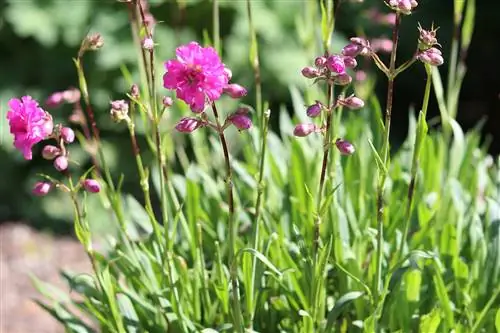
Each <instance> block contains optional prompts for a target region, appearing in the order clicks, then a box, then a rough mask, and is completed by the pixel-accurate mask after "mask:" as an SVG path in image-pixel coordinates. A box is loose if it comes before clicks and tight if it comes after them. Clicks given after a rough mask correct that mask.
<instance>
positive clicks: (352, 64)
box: [344, 57, 358, 68]
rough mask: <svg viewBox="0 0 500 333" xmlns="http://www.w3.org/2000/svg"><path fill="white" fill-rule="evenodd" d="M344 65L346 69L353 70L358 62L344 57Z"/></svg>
mask: <svg viewBox="0 0 500 333" xmlns="http://www.w3.org/2000/svg"><path fill="white" fill-rule="evenodd" d="M344 64H345V66H346V67H347V68H355V67H356V66H357V65H358V62H357V61H356V59H354V58H353V57H344Z"/></svg>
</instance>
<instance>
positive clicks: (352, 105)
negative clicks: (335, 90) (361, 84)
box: [338, 95, 365, 110]
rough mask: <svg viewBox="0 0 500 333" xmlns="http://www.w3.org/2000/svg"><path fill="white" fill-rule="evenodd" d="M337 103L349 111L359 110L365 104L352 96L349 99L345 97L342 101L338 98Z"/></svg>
mask: <svg viewBox="0 0 500 333" xmlns="http://www.w3.org/2000/svg"><path fill="white" fill-rule="evenodd" d="M338 103H339V104H340V105H343V106H345V107H348V108H349V109H351V110H355V109H359V108H362V107H363V106H365V102H363V100H362V99H361V98H359V97H356V96H354V95H351V96H349V97H346V98H344V99H342V98H339V100H338Z"/></svg>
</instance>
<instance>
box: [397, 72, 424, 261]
mask: <svg viewBox="0 0 500 333" xmlns="http://www.w3.org/2000/svg"><path fill="white" fill-rule="evenodd" d="M425 71H426V73H427V79H426V83H425V91H424V100H423V102H422V113H421V114H420V115H419V122H418V129H417V134H416V136H415V144H414V146H413V147H414V150H413V159H412V166H411V180H410V186H409V187H408V204H407V207H406V217H405V222H404V229H403V237H402V239H401V243H400V244H399V250H398V252H397V254H396V262H398V261H399V258H401V256H402V255H403V250H404V245H405V243H406V239H407V237H408V230H409V228H410V218H411V211H412V207H413V198H414V194H415V185H416V182H417V169H418V163H419V158H420V148H421V146H422V141H423V139H424V137H425V135H426V132H424V131H423V130H422V129H423V126H424V125H423V123H421V122H424V123H425V118H426V116H427V108H428V106H429V97H430V94H431V86H432V69H431V68H430V65H427V64H426V65H425Z"/></svg>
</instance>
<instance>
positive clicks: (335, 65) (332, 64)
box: [326, 55, 346, 75]
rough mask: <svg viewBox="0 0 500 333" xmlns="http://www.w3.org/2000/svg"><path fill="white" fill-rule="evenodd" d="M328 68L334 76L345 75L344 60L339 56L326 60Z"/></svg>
mask: <svg viewBox="0 0 500 333" xmlns="http://www.w3.org/2000/svg"><path fill="white" fill-rule="evenodd" d="M326 67H328V69H329V70H330V71H331V72H332V73H333V74H334V75H342V74H345V67H346V66H345V63H344V59H343V58H342V57H341V56H338V55H332V56H329V57H328V59H327V60H326Z"/></svg>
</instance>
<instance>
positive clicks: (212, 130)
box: [6, 0, 500, 333]
mask: <svg viewBox="0 0 500 333" xmlns="http://www.w3.org/2000/svg"><path fill="white" fill-rule="evenodd" d="M469 1H470V0H469ZM121 2H123V3H124V4H123V6H124V7H125V8H124V10H127V11H128V14H129V20H130V27H131V32H132V37H133V40H134V45H135V47H136V50H137V54H138V59H137V60H138V61H137V71H136V72H128V70H125V69H124V73H125V74H126V75H124V76H127V78H128V79H129V81H130V82H129V83H130V85H129V86H130V89H129V90H128V91H127V92H124V93H123V96H122V97H118V98H117V99H114V100H110V102H109V116H110V118H111V120H112V121H113V122H114V124H113V126H116V127H118V128H119V127H122V128H123V130H124V131H126V132H127V133H128V136H129V139H130V141H129V140H127V142H125V143H123V145H124V146H125V145H126V146H130V147H131V150H132V155H131V156H133V161H134V162H135V166H134V168H135V169H134V170H136V172H137V176H138V179H139V187H138V189H140V193H141V195H140V196H139V198H134V197H132V196H130V195H127V194H125V193H124V190H123V177H120V176H119V175H114V174H111V172H110V169H109V167H108V165H109V164H108V162H109V161H108V160H109V159H110V157H109V156H108V155H107V153H106V150H105V149H104V147H103V146H104V145H103V142H102V141H101V135H100V131H99V129H100V127H99V125H100V124H98V120H99V119H102V118H98V117H97V116H96V115H98V114H99V110H94V107H93V103H92V101H93V99H92V97H93V96H91V94H90V90H89V87H88V85H90V84H91V82H89V83H88V82H87V76H86V73H85V71H84V60H85V61H87V58H86V55H87V53H88V52H93V51H98V50H99V49H101V48H103V47H106V43H105V40H104V39H103V38H102V36H101V35H100V34H98V33H92V34H89V35H88V36H87V37H86V38H85V39H84V40H83V41H82V43H81V46H80V48H79V50H78V52H76V57H75V59H74V63H75V66H76V72H77V75H78V88H74V87H69V88H67V89H65V90H62V91H57V92H54V93H53V94H51V95H50V96H49V97H48V98H47V100H46V102H45V105H41V104H40V103H39V102H37V101H36V100H35V99H33V98H32V97H30V96H24V97H21V98H12V99H11V100H10V101H9V102H8V112H7V114H6V117H7V120H8V123H9V126H10V132H11V133H12V135H13V144H14V146H15V148H17V149H18V150H19V151H20V152H21V154H22V155H23V156H24V158H25V159H26V160H31V159H32V158H33V156H34V155H35V156H36V155H37V154H40V155H41V156H42V157H43V159H45V160H47V161H50V163H52V165H53V172H52V173H51V174H48V175H47V174H43V175H39V177H40V178H39V180H38V181H37V182H36V183H35V184H34V186H33V189H32V192H33V194H34V195H36V196H46V195H50V194H53V192H55V191H56V190H59V191H62V192H64V193H66V194H67V195H68V197H69V199H70V200H71V202H72V204H73V209H74V217H75V218H74V220H75V222H74V227H75V235H76V237H77V238H78V240H79V241H80V242H81V243H82V245H83V249H84V251H85V252H86V254H87V256H88V258H89V260H90V263H91V266H92V269H93V272H92V274H75V273H71V272H68V271H64V272H63V273H62V276H63V278H64V279H65V280H66V281H67V282H68V284H69V286H70V288H71V291H72V293H77V294H78V295H79V297H74V298H73V297H69V296H66V294H65V293H60V292H55V290H56V289H55V287H52V286H50V287H49V286H48V285H47V284H45V283H43V282H41V281H39V280H37V279H36V278H35V279H34V282H35V285H36V286H37V288H38V289H39V290H40V292H41V293H43V294H44V296H46V298H47V299H49V300H50V301H51V302H44V301H38V302H39V304H40V305H41V306H42V307H43V308H45V309H46V310H47V311H48V312H49V313H50V314H51V315H52V316H54V317H55V318H56V319H57V320H59V321H60V322H61V323H62V325H64V327H65V329H66V330H67V331H68V332H113V333H114V332H118V333H125V332H183V333H187V332H204V333H209V332H238V333H243V332H294V333H312V332H325V333H330V332H422V333H432V332H450V331H455V332H493V331H494V329H495V328H496V329H498V328H499V327H500V311H498V310H497V308H498V305H499V301H498V296H499V294H500V288H499V287H498V281H499V279H500V263H499V261H498V258H499V257H500V242H499V240H500V238H499V235H500V233H499V232H498V230H499V229H498V228H499V224H498V220H499V219H500V213H499V212H500V205H498V203H497V202H498V200H499V199H500V190H499V187H498V184H499V183H500V173H499V171H498V170H499V169H498V164H497V163H495V162H494V160H493V159H492V158H491V157H490V156H487V155H486V154H485V153H484V152H483V151H481V150H480V149H479V148H478V146H479V136H478V135H477V133H475V132H471V133H468V134H467V135H464V133H463V132H462V130H461V129H460V126H458V124H457V123H456V122H455V121H454V119H452V118H453V117H451V116H447V117H445V118H443V119H441V121H442V122H443V126H444V128H445V135H443V134H441V133H440V132H435V133H434V132H431V131H429V129H428V125H427V122H426V116H427V111H428V108H429V99H430V94H431V88H432V85H433V83H434V82H437V81H436V77H435V75H436V73H437V74H439V70H438V69H437V67H438V66H440V65H442V64H443V63H444V56H443V54H442V52H441V51H440V50H439V47H440V44H439V43H438V40H437V28H434V26H431V28H430V29H429V30H426V29H424V28H423V27H422V26H420V25H419V26H418V27H415V32H418V35H419V38H418V42H417V43H416V44H417V45H416V49H415V52H414V54H413V56H412V57H410V59H409V60H408V61H406V62H403V63H401V64H399V65H398V63H397V57H396V53H397V49H398V41H399V38H400V37H401V38H402V37H403V36H400V27H401V24H402V21H403V18H404V17H405V16H407V15H414V14H415V12H414V10H415V9H416V8H417V6H418V5H419V4H418V3H417V1H409V0H387V1H385V4H386V5H387V8H388V11H390V13H388V14H387V13H385V14H384V13H378V12H377V13H374V12H372V13H371V14H370V15H372V16H373V17H378V18H383V22H384V24H386V25H388V26H391V27H392V38H391V39H384V38H376V39H373V38H370V36H357V37H352V38H350V40H349V41H348V42H347V44H344V45H345V46H344V47H343V48H341V49H340V48H339V49H336V50H334V49H332V48H333V47H332V46H331V44H333V43H331V41H332V35H333V34H334V30H335V29H334V28H335V24H334V23H335V21H336V20H341V19H343V18H342V17H341V16H338V15H335V14H336V13H337V12H338V9H339V5H340V3H341V2H340V1H338V2H335V3H334V1H332V0H325V1H320V2H317V1H311V2H308V3H307V6H306V7H307V9H308V10H307V11H306V12H305V13H300V15H302V14H304V15H305V16H306V17H307V18H308V19H311V20H313V21H314V22H319V23H318V31H317V32H318V33H320V34H321V36H322V43H318V44H321V45H316V46H315V45H313V46H314V48H316V50H315V53H314V54H315V55H318V56H317V57H316V58H315V59H314V60H313V59H311V64H310V65H308V66H306V67H303V68H302V70H301V71H299V70H297V73H295V75H296V76H297V77H299V76H300V74H302V79H304V77H305V79H304V81H306V82H307V86H308V87H309V90H308V93H307V94H306V93H304V95H305V96H307V98H303V97H302V95H301V94H300V92H299V90H298V89H296V87H291V89H290V91H291V92H292V99H293V104H294V110H293V111H294V112H293V114H294V117H295V118H296V119H291V118H290V116H289V113H288V112H287V110H286V109H282V110H280V112H273V115H274V114H277V115H279V131H280V133H279V135H278V134H277V131H273V130H271V128H270V116H271V111H270V110H269V109H268V108H267V105H268V104H267V103H265V102H263V101H262V98H263V92H264V91H266V89H272V88H273V87H267V86H266V85H265V84H264V82H265V81H264V80H261V79H262V77H261V74H262V75H265V74H266V73H261V69H260V64H261V61H262V62H265V60H266V59H265V58H264V57H263V56H262V54H260V53H259V52H262V50H263V47H262V46H263V44H260V45H258V44H259V43H258V41H259V36H258V35H259V29H258V25H256V24H255V19H256V18H255V15H252V13H253V12H252V6H253V4H252V3H251V1H246V2H242V3H243V4H242V6H245V8H244V11H245V12H246V13H247V15H248V19H249V24H248V27H249V41H247V42H249V45H250V49H251V50H250V65H249V67H250V68H251V71H253V79H254V80H255V89H252V87H251V86H250V85H247V84H245V87H244V86H243V85H240V84H238V83H236V82H243V81H240V79H239V78H240V77H243V76H240V73H235V75H234V77H235V78H238V80H234V79H233V73H232V71H231V69H230V68H229V67H228V66H226V64H225V63H224V62H223V59H224V60H225V57H224V52H222V51H221V50H223V48H222V46H223V44H224V43H222V40H221V36H219V34H220V31H219V30H220V29H219V20H220V18H219V15H220V11H219V7H218V1H215V0H214V1H213V6H212V9H213V17H212V18H213V20H214V22H213V23H214V24H213V36H212V38H211V40H212V41H213V42H211V41H210V37H209V36H208V35H207V36H206V38H205V41H203V42H202V41H185V42H183V43H180V45H179V46H177V47H176V48H175V55H172V57H171V58H170V59H168V60H166V61H165V60H163V59H160V60H161V64H159V63H157V61H158V59H157V58H158V52H157V51H158V50H159V48H160V47H162V44H163V43H165V42H164V41H162V40H159V38H158V37H157V35H156V34H155V29H156V28H157V25H158V24H160V23H159V22H158V21H156V20H155V18H154V17H153V15H152V14H151V12H150V8H149V4H148V3H147V1H144V0H143V1H130V0H126V1H121ZM318 3H319V4H318ZM178 5H179V6H180V7H179V9H182V10H185V9H186V8H185V7H182V6H183V5H182V2H179V4H178ZM343 5H353V6H354V4H347V3H346V4H343ZM309 9H311V10H309ZM468 17H469V18H470V16H468ZM301 20H303V18H302V17H301V18H300V20H297V22H302V21H301ZM379 21H380V20H379ZM302 23H303V22H302ZM457 26H458V25H457ZM313 32H314V33H316V31H313ZM335 37H338V36H337V35H335ZM211 45H213V47H212V46H211ZM258 46H259V47H258ZM267 47H272V46H271V45H267ZM311 49H312V48H311V45H310V44H308V45H307V51H311ZM381 52H382V53H387V54H389V64H388V65H386V64H385V63H384V61H383V60H382V59H383V57H382V56H381V54H380V53H381ZM263 54H265V53H263ZM283 56H284V57H285V56H286V55H283ZM311 56H312V57H314V55H311ZM368 61H370V62H373V63H374V64H375V65H376V67H377V68H378V69H379V70H381V71H382V73H383V74H384V75H385V76H386V77H387V82H388V83H387V98H386V101H385V103H382V104H383V106H384V107H385V112H382V111H381V109H382V108H381V107H380V106H379V103H378V101H377V100H376V97H374V96H370V95H371V91H369V94H366V91H365V94H362V91H360V90H358V87H359V82H361V81H364V80H366V79H367V78H366V73H364V72H363V73H364V74H363V75H359V74H360V72H361V70H358V69H359V68H360V67H361V68H363V70H365V69H367V67H366V66H364V65H367V64H369V62H368ZM419 63H421V64H422V65H423V68H424V69H425V75H426V80H425V88H424V95H423V98H422V100H423V101H422V104H421V108H420V110H419V111H420V112H419V113H418V119H417V120H415V119H414V118H413V117H410V131H409V135H408V139H407V140H406V141H405V143H404V144H403V148H402V150H401V152H397V153H394V154H391V153H390V147H389V136H390V129H391V120H392V112H393V97H394V94H395V91H394V81H395V79H396V78H397V76H398V75H399V74H401V73H403V72H404V71H405V70H406V69H408V68H409V67H410V66H412V65H416V64H419ZM160 65H161V67H160ZM232 68H233V67H232ZM233 69H234V68H233ZM235 72H236V71H235ZM360 78H362V79H360ZM452 83H453V82H452ZM453 84H454V83H453ZM457 85H458V87H459V83H457ZM247 89H248V90H247ZM439 90H440V87H439V86H438V87H435V91H436V92H439ZM441 90H442V87H441ZM252 91H253V92H255V105H254V106H255V108H252V107H251V106H249V105H247V104H243V103H242V102H243V101H245V100H246V99H247V98H248V97H249V96H247V95H250V94H251V92H252ZM452 92H453V91H452ZM454 94H457V92H454ZM439 98H440V97H439V96H438V99H439ZM305 99H307V100H308V102H304V100H305ZM62 104H70V105H71V106H72V107H73V113H72V114H71V116H70V117H69V119H68V120H69V123H70V124H71V125H72V126H70V125H69V124H61V123H55V121H54V119H55V117H53V115H51V113H49V112H48V111H46V109H47V110H48V109H50V108H56V107H59V106H61V105H62ZM451 104H453V103H451ZM304 105H305V107H304ZM344 110H358V111H356V112H346V113H345V114H344V113H343V111H344ZM379 111H380V112H379ZM445 111H446V110H445ZM377 112H378V113H379V114H377ZM441 113H442V114H443V115H445V114H447V113H446V112H441ZM52 114H53V112H52ZM372 114H375V116H372ZM377 117H378V118H377ZM367 119H372V120H374V121H375V122H376V123H374V124H372V123H370V122H369V121H367ZM253 120H255V126H254V123H253ZM294 124H295V125H294ZM450 131H451V132H452V134H453V136H451V134H450V133H451V132H450ZM141 135H142V136H141ZM140 136H141V137H140ZM78 141H79V142H80V144H81V145H82V146H83V147H85V150H86V151H87V152H88V159H89V164H90V165H91V167H90V168H88V169H86V171H85V172H83V174H81V172H78V171H77V170H79V168H78V166H79V163H77V159H76V158H74V155H73V153H72V152H73V150H72V149H71V148H73V147H75V146H76V144H77V142H78ZM183 142H184V143H187V144H182V143H183ZM266 153H267V154H266ZM80 160H81V157H80ZM47 163H49V162H47ZM472 166H474V167H473V168H472ZM95 199H100V203H102V206H103V208H102V211H101V212H100V213H99V214H104V215H106V217H107V218H109V221H110V224H112V225H113V226H115V227H116V228H115V229H116V232H114V233H112V232H110V233H109V234H106V235H104V237H103V235H100V234H98V233H96V232H94V230H93V219H92V217H93V214H95V212H93V211H92V210H91V209H89V202H90V201H91V200H92V201H95ZM101 249H104V250H101Z"/></svg>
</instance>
